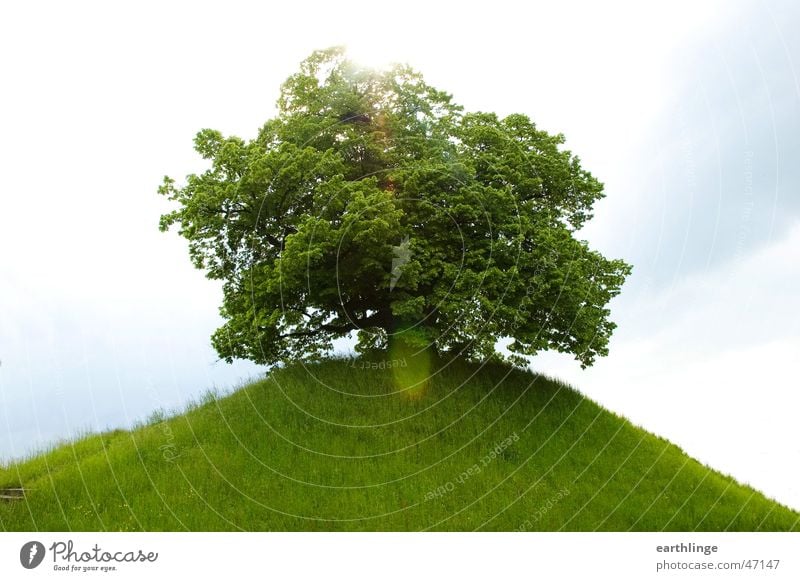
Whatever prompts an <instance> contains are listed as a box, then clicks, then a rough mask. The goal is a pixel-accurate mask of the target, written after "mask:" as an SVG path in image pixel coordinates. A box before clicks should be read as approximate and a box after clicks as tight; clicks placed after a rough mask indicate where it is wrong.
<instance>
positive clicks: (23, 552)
mask: <svg viewBox="0 0 800 581" xmlns="http://www.w3.org/2000/svg"><path fill="white" fill-rule="evenodd" d="M44 554H45V550H44V545H43V544H42V543H40V542H39V541H30V542H29V543H25V544H24V545H22V548H21V549H20V550H19V562H20V563H22V566H23V567H25V568H26V569H35V568H36V567H38V566H39V565H41V564H42V561H43V560H44Z"/></svg>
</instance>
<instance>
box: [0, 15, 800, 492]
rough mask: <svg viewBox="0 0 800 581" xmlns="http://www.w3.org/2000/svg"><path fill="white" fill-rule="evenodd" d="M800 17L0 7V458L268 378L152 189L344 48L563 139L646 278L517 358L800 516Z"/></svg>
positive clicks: (250, 129)
mask: <svg viewBox="0 0 800 581" xmlns="http://www.w3.org/2000/svg"><path fill="white" fill-rule="evenodd" d="M556 4H557V5H556ZM645 4H646V5H645ZM798 25H800V7H798V5H797V3H796V2H792V1H791V0H785V1H769V2H767V1H752V2H724V3H723V2H721V1H714V2H698V1H678V2H669V3H667V2H663V3H638V2H604V3H592V2H559V3H525V4H522V3H519V4H518V3H511V2H504V1H495V2H492V3H490V4H472V3H469V2H458V3H436V4H434V3H431V2H413V1H412V2H404V3H402V4H397V7H396V8H390V7H388V6H382V5H378V4H376V3H374V2H372V3H370V2H338V3H335V4H334V3H328V4H323V3H319V4H302V5H296V4H294V5H293V4H291V3H281V5H280V6H272V5H270V4H266V3H255V2H253V3H245V2H226V3H224V4H223V3H203V2H191V3H178V2H175V3H169V4H166V3H161V2H137V3H135V4H134V3H131V4H129V5H127V6H124V5H122V4H119V3H113V4H112V3H102V2H96V3H91V2H80V1H79V2H71V3H55V2H52V3H47V2H28V3H4V4H3V5H2V6H0V54H3V55H4V56H3V57H2V60H0V85H1V86H2V87H3V88H2V92H0V100H1V102H2V107H0V131H2V133H1V134H2V139H0V160H2V162H0V175H2V181H1V182H0V248H2V251H1V252H0V458H6V459H8V458H13V457H19V456H21V455H24V454H27V453H30V452H31V451H33V450H36V449H40V448H41V447H42V446H45V445H48V444H50V443H52V442H54V441H56V440H58V439H61V438H67V437H73V436H75V435H77V434H80V433H84V432H86V431H89V430H99V429H106V428H114V427H125V426H129V425H131V423H132V422H134V421H136V420H140V419H142V418H145V417H147V415H148V414H149V413H151V412H152V411H153V410H154V409H157V408H165V409H173V408H178V407H180V406H182V405H183V404H185V403H186V402H187V401H188V400H189V399H191V398H197V397H200V396H201V395H202V393H203V392H204V391H206V390H208V389H212V388H216V389H220V390H225V389H230V388H233V387H235V386H236V385H239V384H241V383H242V382H244V381H246V380H247V379H248V378H251V377H255V376H257V375H258V374H259V373H263V369H262V368H259V367H257V366H255V365H252V364H249V363H247V362H237V363H235V364H234V365H227V364H225V363H223V362H219V361H217V357H216V355H215V353H214V352H213V350H212V349H211V347H210V345H209V336H210V334H211V333H212V332H213V330H214V329H215V328H216V327H217V326H218V325H219V323H220V319H219V317H218V314H217V312H218V306H219V303H220V298H221V292H220V288H219V286H218V285H217V284H216V283H213V282H211V281H208V280H206V279H205V278H204V276H203V273H202V272H200V271H198V270H195V269H194V268H193V267H192V266H191V264H190V263H189V260H188V255H187V251H186V245H185V243H184V241H182V239H180V238H179V237H178V236H177V234H175V233H174V232H173V233H167V234H165V233H160V232H159V231H158V228H157V224H158V217H159V215H160V214H161V213H163V212H164V211H165V210H167V209H168V205H167V204H166V202H165V201H164V200H163V199H161V198H160V197H159V196H157V194H156V188H157V187H158V185H159V183H160V182H161V179H162V177H163V176H164V175H170V176H173V177H176V178H177V179H179V180H180V179H181V178H182V177H183V176H185V175H186V174H189V173H192V172H196V171H202V169H203V167H204V166H203V164H202V160H200V159H198V156H196V154H195V153H194V152H193V150H192V138H193V136H194V134H195V133H196V132H197V131H198V130H199V129H201V128H204V127H211V128H214V129H218V130H220V131H222V132H223V133H225V134H235V135H239V136H241V137H244V138H249V137H253V136H254V135H255V133H256V131H257V129H258V128H259V127H260V126H261V125H262V124H263V122H264V121H265V120H267V119H268V118H270V117H271V116H273V115H274V113H275V107H274V103H275V100H276V98H277V95H278V89H279V85H280V83H281V82H282V81H283V80H284V79H285V78H286V77H287V76H288V75H289V74H291V73H292V72H294V70H295V69H296V67H297V65H298V64H299V62H300V61H301V60H302V59H303V58H305V57H306V56H308V54H309V53H310V52H311V51H312V50H314V49H317V48H325V47H328V46H332V45H340V44H345V45H347V46H348V47H349V49H350V51H351V54H352V56H353V57H354V58H356V59H358V60H360V61H362V62H364V63H366V64H369V65H375V66H380V65H381V64H384V63H386V62H389V61H392V60H399V61H403V62H408V63H409V64H411V65H412V66H413V67H414V68H416V69H417V70H419V71H420V72H422V73H423V75H424V76H425V78H426V80H427V81H428V82H429V83H430V84H432V85H434V86H436V87H438V88H441V89H444V90H446V91H448V92H450V93H452V94H453V96H454V99H455V101H456V102H459V103H461V104H462V105H464V106H465V108H466V109H467V110H485V111H496V112H497V113H499V114H501V115H504V114H509V113H512V112H520V113H525V114H527V115H529V116H530V117H531V118H532V119H533V120H534V121H535V122H536V123H537V124H538V125H539V127H540V128H542V129H545V130H547V131H550V132H554V133H563V134H564V135H565V137H566V147H568V148H569V149H570V150H571V151H573V152H574V153H576V154H577V155H578V156H580V158H581V160H582V163H583V165H584V167H586V168H587V169H589V170H590V171H591V172H592V173H593V174H594V175H595V176H596V177H598V178H599V179H600V180H601V181H603V182H604V183H605V185H606V194H607V195H606V198H605V199H603V200H601V201H600V202H599V203H598V204H597V205H596V207H595V218H594V220H593V221H592V222H591V223H590V224H589V225H588V226H587V227H585V228H584V230H582V231H581V233H580V235H581V237H583V238H585V239H587V240H589V242H590V243H591V245H592V246H593V247H594V248H597V249H599V250H601V251H602V252H603V253H604V254H605V255H606V256H610V257H619V258H624V259H625V260H626V261H628V262H629V263H631V264H633V265H634V271H633V274H632V276H631V277H630V279H629V281H628V282H627V283H626V285H625V287H624V290H623V293H622V294H621V295H620V296H619V297H618V298H617V299H615V300H614V302H613V304H612V313H613V318H614V320H615V321H616V322H617V323H618V325H619V327H618V329H617V332H616V334H615V336H614V338H613V339H612V343H611V353H610V355H609V356H608V357H606V358H604V359H602V360H599V361H598V363H597V364H596V365H595V366H594V367H593V368H590V369H588V370H581V369H580V367H579V366H578V365H577V364H576V363H575V362H574V361H572V360H571V359H570V358H569V357H568V356H565V355H560V354H552V353H546V354H543V355H541V356H538V357H536V358H535V359H534V360H533V362H532V366H533V368H534V369H536V370H537V371H539V372H542V373H545V374H548V375H552V376H555V377H560V378H563V379H566V380H568V381H570V382H571V383H573V384H574V385H575V386H576V387H578V388H579V389H580V390H581V391H583V392H584V393H586V394H587V395H588V396H589V397H591V398H593V399H595V400H596V401H598V402H600V403H601V404H603V405H605V406H606V407H608V408H610V409H612V410H614V411H615V412H617V413H620V414H623V415H625V416H627V417H629V418H630V419H631V420H632V421H633V422H634V423H637V424H640V425H642V426H644V427H646V428H647V429H648V430H650V431H653V432H655V433H657V434H659V435H661V436H664V437H666V438H668V439H670V440H671V441H673V442H675V443H677V444H678V445H680V446H681V447H682V448H683V449H684V450H686V451H687V452H689V453H690V454H692V455H694V456H695V457H697V458H698V459H700V460H701V461H703V462H705V463H707V464H709V465H711V466H713V467H715V468H717V469H720V470H722V471H724V472H726V473H729V474H731V475H733V476H735V477H736V478H738V479H739V480H742V481H745V482H748V483H750V484H752V485H753V486H756V487H757V488H759V489H761V490H763V491H765V492H766V493H767V494H768V495H770V496H772V497H774V498H776V499H778V500H780V501H781V502H783V503H785V504H788V505H791V506H793V507H795V508H800V478H799V477H798V476H800V474H798V470H800V468H799V467H800V438H798V432H797V428H796V417H795V416H796V410H797V409H798V404H800V395H798V387H799V386H798V381H797V379H796V374H795V370H794V368H793V367H794V362H795V361H797V359H798V353H800V311H798V309H797V297H798V295H799V294H800V260H798V259H800V163H798V162H800V81H798V78H800V72H798V70H797V68H796V67H797V66H798V64H800V37H798V36H797V35H796V34H795V31H796V30H797V28H798Z"/></svg>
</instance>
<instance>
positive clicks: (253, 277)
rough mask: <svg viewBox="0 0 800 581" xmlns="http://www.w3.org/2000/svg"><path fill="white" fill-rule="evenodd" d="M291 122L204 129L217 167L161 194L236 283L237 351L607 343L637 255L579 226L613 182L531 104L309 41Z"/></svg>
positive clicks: (295, 78)
mask: <svg viewBox="0 0 800 581" xmlns="http://www.w3.org/2000/svg"><path fill="white" fill-rule="evenodd" d="M278 106H279V115H278V117H276V118H275V119H272V120H269V121H268V122H267V123H265V124H264V126H263V127H262V128H261V130H260V132H259V134H258V137H257V138H256V139H254V140H251V141H244V140H242V139H240V138H238V137H225V136H223V135H222V134H221V133H220V132H218V131H215V130H211V129H203V130H201V131H200V132H199V133H198V134H197V136H196V137H195V149H196V151H197V152H198V153H199V154H200V155H201V156H202V157H203V158H204V159H206V160H208V161H209V167H208V169H207V170H206V171H205V172H203V173H201V174H197V175H196V174H191V175H189V176H187V177H186V180H185V183H184V184H183V185H177V183H176V181H175V180H173V179H172V178H169V177H166V178H165V179H164V182H163V183H162V185H161V187H160V188H159V190H158V191H159V193H160V194H161V195H164V196H165V197H167V198H168V199H170V200H171V201H173V202H175V203H176V205H177V208H176V209H175V210H174V211H172V212H170V213H167V214H165V215H163V216H162V217H161V221H160V224H159V226H160V228H161V229H162V230H166V229H168V228H170V227H171V226H173V225H176V224H177V225H178V227H179V233H180V234H181V235H182V236H184V237H185V238H186V239H187V240H188V241H189V253H190V257H191V259H192V261H193V263H194V264H195V266H197V267H198V268H201V269H204V270H205V271H206V274H207V276H209V277H210V278H214V279H219V280H222V281H224V283H225V284H224V301H223V305H222V307H221V313H222V316H223V317H224V318H225V320H226V323H225V325H224V326H223V327H222V328H220V329H219V330H218V331H217V332H216V333H215V334H214V336H213V338H212V341H213V344H214V346H215V348H216V349H217V351H218V352H219V354H220V356H221V357H223V358H225V359H228V360H231V359H233V358H247V359H252V360H254V361H257V362H260V363H268V364H271V363H276V362H279V361H282V360H285V359H287V358H290V357H295V358H309V357H316V356H318V355H320V354H322V353H324V352H325V350H326V349H328V348H329V347H330V346H331V341H332V340H333V339H335V338H337V337H342V336H348V335H351V334H353V335H354V336H355V335H357V336H358V340H359V342H360V346H359V349H360V350H365V349H371V348H376V347H381V346H384V347H385V346H386V344H387V343H388V342H390V341H391V340H392V338H393V337H397V336H400V335H402V337H403V338H404V341H405V342H406V343H408V344H414V345H422V346H425V345H431V346H433V347H434V348H435V349H436V350H438V351H441V352H444V351H452V352H456V353H460V354H462V355H464V356H466V357H473V358H485V357H490V356H493V355H495V345H496V344H497V342H498V341H499V340H500V339H501V338H503V337H510V338H512V339H513V342H512V343H511V347H510V349H511V350H512V351H513V352H514V353H515V354H516V355H514V356H513V361H515V362H518V363H519V362H521V361H523V360H522V359H520V358H519V357H518V356H519V355H531V354H534V353H536V352H538V351H540V350H542V349H548V348H549V349H557V350H560V351H565V352H570V353H573V354H574V355H575V356H576V358H577V359H578V360H579V361H580V362H581V363H582V364H583V365H591V364H592V362H593V361H594V359H595V357H596V356H598V355H604V354H606V353H607V345H608V339H609V337H610V335H611V332H612V331H613V329H614V324H613V323H611V322H610V321H609V319H608V317H609V311H608V309H607V308H606V305H607V304H608V302H609V300H610V299H611V298H612V297H613V296H615V295H616V294H617V293H618V292H619V290H620V288H621V286H622V284H623V282H624V280H625V277H626V276H627V275H628V274H629V273H630V267H629V266H628V265H627V264H625V263H624V262H622V261H620V260H608V259H605V258H604V257H602V256H601V255H600V254H598V253H596V252H594V251H592V250H591V249H589V248H588V246H587V245H586V243H585V242H581V241H579V240H577V239H575V237H574V236H575V233H576V232H577V230H578V229H579V228H580V227H581V226H582V225H583V224H584V223H585V222H586V221H587V220H588V219H590V218H591V215H592V214H591V209H592V205H593V204H594V202H595V201H596V200H597V199H599V198H600V197H602V195H603V193H602V192H603V188H602V184H600V182H599V181H597V180H596V179H595V178H594V177H593V176H592V175H591V174H590V173H589V172H587V171H585V170H584V169H583V168H582V167H581V165H580V161H579V159H578V158H577V157H575V156H573V155H572V154H571V153H570V152H569V151H566V150H564V149H562V148H561V146H562V144H563V141H564V138H563V136H561V135H550V134H548V133H546V132H544V131H540V130H538V129H537V128H536V126H535V125H534V124H533V123H532V122H531V121H530V120H529V119H528V118H527V117H526V116H524V115H519V114H515V115H509V116H508V117H505V118H503V119H501V118H498V117H497V115H495V114H493V113H466V114H465V113H463V112H462V109H461V107H460V106H458V105H456V104H454V103H452V101H451V97H450V96H449V95H448V94H447V93H444V92H442V91H439V90H437V89H434V88H433V87H430V86H429V85H427V84H426V83H425V82H424V80H423V79H422V77H421V76H420V75H419V74H418V73H416V72H414V71H413V70H411V69H410V68H408V67H406V66H395V67H393V68H391V69H389V70H386V71H374V70H369V69H361V68H358V67H357V66H355V65H354V64H353V63H351V62H349V61H348V60H347V58H346V55H345V54H344V52H343V50H342V49H340V48H333V49H328V50H326V51H318V52H315V53H314V54H312V55H311V56H310V57H309V58H308V59H307V60H306V61H305V62H304V63H303V64H302V65H301V66H300V70H299V71H298V72H297V73H296V74H295V75H292V76H291V77H290V78H289V79H288V80H287V81H286V82H285V83H284V85H283V86H282V88H281V96H280V99H279V101H278Z"/></svg>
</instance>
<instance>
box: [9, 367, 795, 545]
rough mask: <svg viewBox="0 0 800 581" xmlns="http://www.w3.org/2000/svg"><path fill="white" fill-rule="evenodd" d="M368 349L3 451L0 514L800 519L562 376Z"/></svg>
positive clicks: (691, 523)
mask: <svg viewBox="0 0 800 581" xmlns="http://www.w3.org/2000/svg"><path fill="white" fill-rule="evenodd" d="M369 367H374V366H370V365H369V364H367V360H365V359H360V360H356V361H347V360H326V361H323V362H321V363H316V364H313V365H309V366H305V367H304V366H301V365H290V366H288V367H286V368H283V369H279V370H275V371H273V372H272V373H271V374H270V375H269V376H268V377H267V378H266V379H265V380H263V381H259V382H256V383H253V384H250V385H248V386H246V387H243V388H242V389H239V390H237V391H235V392H233V393H232V394H230V395H226V396H224V397H222V396H215V395H214V394H209V396H207V397H206V398H204V400H203V401H201V402H198V403H196V404H194V405H193V406H190V407H189V409H188V410H186V411H185V412H184V413H182V414H179V415H174V416H172V417H166V415H165V414H163V413H156V414H154V415H153V416H152V417H151V419H150V421H149V422H148V423H147V424H145V425H141V426H139V427H138V428H136V429H134V430H132V431H114V432H109V433H105V434H100V435H94V436H89V437H86V438H84V439H81V440H80V441H76V442H74V443H71V444H64V445H61V446H59V447H57V448H54V449H53V450H51V451H49V452H46V453H43V454H41V455H38V456H35V457H33V458H30V459H28V460H25V461H22V462H20V463H17V464H12V465H10V466H7V467H6V468H3V469H0V488H10V487H17V486H20V485H21V486H24V487H26V488H29V489H30V491H29V492H28V496H27V499H26V500H8V501H0V530H73V531H94V530H134V531H136V530H153V531H154V530H186V529H188V530H290V531H294V530H304V531H306V530H307V531H333V530H414V531H416V530H459V531H461V530H500V531H508V530H519V529H524V530H547V531H552V530H570V531H572V530H580V531H592V530H612V531H625V530H647V531H653V530H671V531H688V530H702V531H722V530H738V531H754V530H762V531H774V530H782V531H788V530H792V529H794V530H800V514H798V513H797V512H795V511H793V510H791V509H789V508H787V507H785V506H782V505H780V504H778V503H777V502H775V501H774V500H771V499H769V498H766V497H765V496H764V495H763V494H761V493H760V492H758V491H756V490H753V489H752V488H750V487H748V486H745V485H742V484H739V483H738V482H736V481H735V480H733V479H732V478H730V477H728V476H725V475H723V474H720V473H719V472H716V471H714V470H712V469H710V468H708V467H706V466H704V465H702V464H700V463H699V462H697V461H695V460H693V459H692V458H690V457H688V456H687V455H686V454H685V453H684V452H683V451H681V450H680V449H679V448H678V447H676V446H675V445H673V444H670V443H669V442H668V441H666V440H664V439H662V438H659V437H656V436H654V435H652V434H650V433H648V432H646V431H644V430H642V429H640V428H638V427H636V426H634V425H632V424H631V423H630V422H629V421H627V420H625V419H624V418H621V417H619V416H617V415H615V414H613V413H611V412H609V411H607V410H604V409H603V408H601V407H599V406H598V405H597V404H595V403H594V402H592V401H591V400H589V399H586V398H584V397H583V396H582V395H581V394H580V393H579V392H578V391H575V390H574V389H572V388H570V387H568V386H567V385H564V384H561V383H559V382H556V381H553V380H550V379H547V378H545V377H542V376H538V375H534V374H531V373H528V372H524V371H520V370H514V369H511V368H509V367H505V366H502V365H499V364H491V365H485V366H483V367H481V366H479V365H473V364H467V363H464V362H455V363H450V364H444V363H442V362H439V363H437V364H435V365H434V367H435V368H436V370H435V371H431V373H430V379H429V380H428V381H427V382H425V383H424V384H422V385H421V386H418V387H416V388H414V389H406V390H401V389H399V388H398V387H397V386H398V378H397V377H396V373H395V372H396V371H397V370H386V369H369ZM408 369H410V367H409V368H405V369H402V368H401V369H400V371H408ZM400 381H407V378H406V379H403V378H401V379H400ZM493 450H494V451H493Z"/></svg>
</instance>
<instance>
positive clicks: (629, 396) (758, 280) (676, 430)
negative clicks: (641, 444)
mask: <svg viewBox="0 0 800 581" xmlns="http://www.w3.org/2000/svg"><path fill="white" fill-rule="evenodd" d="M798 296H800V223H796V224H795V225H794V226H793V227H792V228H791V229H790V230H789V232H788V235H787V236H786V237H784V238H783V239H782V240H780V241H778V242H775V243H773V244H771V245H768V246H765V247H763V248H761V249H759V250H757V251H754V252H751V253H749V254H746V255H744V256H742V257H741V258H740V259H738V260H732V261H730V262H729V263H727V264H725V265H723V266H720V267H719V268H716V269H714V270H709V271H707V272H705V273H699V274H694V275H692V276H689V277H686V278H684V279H683V280H682V281H681V282H680V283H678V284H676V285H675V286H674V287H672V288H669V289H666V290H656V289H653V290H651V291H644V292H642V293H640V294H639V295H638V296H636V297H634V298H632V299H631V300H627V301H620V302H619V303H618V305H617V307H616V308H615V309H614V313H615V318H616V320H618V321H619V324H620V327H619V329H618V333H617V335H616V336H615V338H614V339H613V340H612V344H611V353H610V355H609V356H608V357H607V358H605V359H601V360H599V361H598V362H597V364H596V365H595V367H593V368H591V369H588V370H585V371H581V370H580V368H579V367H578V365H577V364H575V363H574V362H572V361H571V360H569V358H567V357H565V356H561V355H559V354H549V353H548V354H544V355H542V356H539V357H536V358H535V359H534V362H533V367H534V368H535V369H537V370H539V371H542V372H545V373H548V374H550V375H555V376H557V377H560V378H563V379H565V380H567V381H569V382H571V383H572V384H573V385H575V386H576V387H577V388H578V389H580V390H581V391H583V392H584V393H586V394H587V395H588V396H589V397H591V398H593V399H595V400H596V401H598V402H600V403H601V404H603V405H605V406H607V407H608V408H610V409H612V410H614V411H616V412H618V413H622V414H624V415H625V416H627V417H628V418H630V419H631V420H632V421H634V422H635V423H637V424H641V425H643V426H645V427H646V428H647V429H648V430H651V431H654V432H656V433H657V434H659V435H662V436H664V437H666V438H668V439H669V440H671V441H673V442H675V443H677V444H678V445H680V446H681V447H683V448H684V449H685V450H686V451H687V452H689V453H690V454H692V455H694V456H695V457H697V458H698V459H700V460H701V461H704V462H706V463H708V464H709V465H711V466H713V467H714V468H717V469H719V470H722V471H724V472H728V473H730V474H732V475H733V476H735V477H737V478H738V479H740V480H743V481H745V482H748V483H750V484H752V485H754V486H756V487H757V488H759V489H761V490H763V491H765V492H766V493H767V494H770V495H773V496H774V497H775V498H777V499H778V500H780V501H782V502H784V503H788V504H790V505H792V506H794V507H795V508H800V485H799V484H798V480H797V466H798V465H800V440H798V438H797V431H796V423H797V410H798V409H800V389H798V387H799V385H798V381H797V360H798V355H800V311H799V310H798V309H797V297H798Z"/></svg>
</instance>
